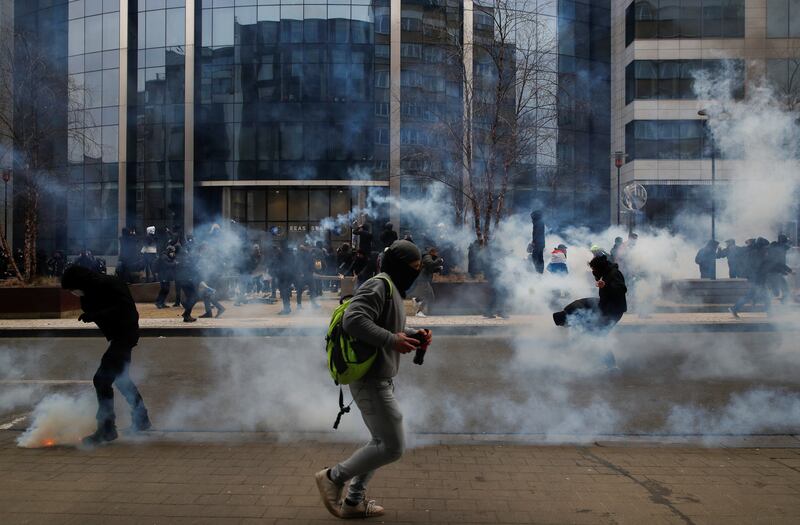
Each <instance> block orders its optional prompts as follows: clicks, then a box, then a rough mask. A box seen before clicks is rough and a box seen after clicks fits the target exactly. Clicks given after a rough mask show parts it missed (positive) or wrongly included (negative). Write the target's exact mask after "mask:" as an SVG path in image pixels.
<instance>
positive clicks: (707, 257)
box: [694, 239, 719, 279]
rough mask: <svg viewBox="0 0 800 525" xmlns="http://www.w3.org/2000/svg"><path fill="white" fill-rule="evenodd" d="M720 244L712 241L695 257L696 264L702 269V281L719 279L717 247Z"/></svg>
mask: <svg viewBox="0 0 800 525" xmlns="http://www.w3.org/2000/svg"><path fill="white" fill-rule="evenodd" d="M718 246H719V243H718V242H717V241H715V240H713V239H712V240H710V241H708V242H707V243H706V245H705V246H703V247H702V248H700V250H699V251H698V252H697V255H695V257H694V262H695V264H697V266H699V267H700V278H701V279H716V278H717V257H718V255H717V247H718Z"/></svg>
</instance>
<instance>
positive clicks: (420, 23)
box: [14, 0, 610, 255]
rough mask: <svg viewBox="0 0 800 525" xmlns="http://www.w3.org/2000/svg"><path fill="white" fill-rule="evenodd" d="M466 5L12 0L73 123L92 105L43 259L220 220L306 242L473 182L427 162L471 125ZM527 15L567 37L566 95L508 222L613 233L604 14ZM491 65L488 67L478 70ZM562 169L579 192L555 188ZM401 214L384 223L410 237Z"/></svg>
mask: <svg viewBox="0 0 800 525" xmlns="http://www.w3.org/2000/svg"><path fill="white" fill-rule="evenodd" d="M472 4H473V2H462V1H453V0H425V1H422V0H418V1H399V0H329V1H327V2H326V1H322V0H305V1H303V0H73V1H65V0H25V1H23V0H15V1H14V8H15V13H14V27H15V29H16V31H17V36H16V38H22V36H21V35H23V34H24V35H25V36H24V38H26V39H29V40H30V41H31V42H35V44H36V45H37V46H40V47H41V49H42V53H43V54H44V55H46V56H47V57H48V60H50V61H51V63H52V65H53V67H54V69H55V70H57V71H58V72H59V74H60V75H62V76H63V79H64V81H65V82H69V84H70V86H76V89H74V90H73V92H74V93H75V97H76V98H77V100H74V101H71V105H70V110H71V109H74V107H75V106H77V107H79V111H77V112H75V114H76V115H79V117H77V118H71V117H70V118H67V113H68V112H67V108H66V106H67V104H66V102H65V108H64V113H63V115H62V118H64V133H63V135H56V136H54V137H53V141H54V144H55V146H54V147H53V148H50V150H49V151H51V155H52V159H51V161H50V163H49V164H50V166H49V169H50V171H52V177H53V178H54V180H56V179H57V181H58V184H57V185H55V184H54V185H53V186H52V191H49V192H46V193H47V195H46V196H45V197H44V199H45V201H46V204H45V205H44V206H43V207H42V209H43V216H42V236H41V242H42V246H43V248H44V249H45V250H47V251H52V250H54V249H64V250H67V251H68V252H69V253H76V252H77V251H79V250H81V249H91V250H92V251H94V252H96V253H102V254H109V255H112V254H114V253H116V249H117V247H116V238H117V236H118V235H119V230H120V228H122V227H124V226H135V227H136V229H137V230H138V231H143V230H144V228H145V227H146V226H150V225H154V226H156V227H159V228H166V227H169V228H172V227H174V226H179V227H183V228H184V229H186V230H191V229H193V228H197V227H200V226H201V225H204V224H208V223H210V222H212V221H220V220H234V221H236V222H238V223H241V224H246V225H247V226H248V227H249V229H251V230H252V231H256V232H271V233H272V234H273V235H275V236H277V237H288V238H289V239H290V240H300V239H302V238H303V237H305V235H306V234H307V233H309V232H311V231H313V230H315V229H318V228H319V223H320V220H321V219H322V218H325V217H328V216H336V215H338V214H340V213H346V212H347V211H348V210H350V209H351V208H352V207H353V206H355V205H358V204H363V203H364V202H365V201H366V199H367V198H368V197H369V196H370V195H372V194H378V195H387V194H393V195H399V194H401V193H407V192H409V191H414V190H416V189H418V188H419V187H420V184H419V179H415V178H414V175H415V174H418V173H426V172H427V171H430V170H437V171H441V172H447V171H452V170H457V169H459V168H458V166H457V165H456V164H454V163H453V161H452V159H445V158H444V157H440V158H438V159H437V161H436V162H434V163H431V162H430V161H429V160H426V161H421V159H430V158H431V156H430V155H424V154H421V153H420V152H422V153H424V152H425V151H427V152H430V151H436V150H437V148H439V147H440V145H441V144H440V142H441V137H438V136H437V134H436V132H435V122H436V121H437V119H438V118H441V116H442V115H443V114H444V115H447V116H448V118H452V119H455V120H458V119H461V118H463V111H464V102H463V97H464V89H463V83H462V82H460V81H459V78H460V77H459V76H458V75H459V73H458V71H459V70H460V68H461V67H462V64H460V63H458V62H457V61H456V62H453V60H452V54H451V53H449V52H448V48H453V47H456V48H457V47H459V46H460V45H461V44H463V42H464V38H465V35H468V37H470V38H471V36H472V35H474V34H480V32H481V31H483V32H486V31H489V30H490V28H487V27H484V25H485V20H482V19H481V17H479V16H475V17H472V16H469V17H467V16H465V10H467V9H470V7H471V6H472ZM475 4H477V2H475ZM484 4H486V3H484ZM531 5H534V6H535V7H534V9H535V10H536V12H538V13H539V15H540V16H541V18H542V20H544V21H545V22H546V24H547V26H548V27H550V28H552V31H553V34H554V35H555V37H556V38H557V45H556V46H555V47H554V48H553V50H552V51H551V52H552V53H553V55H554V61H553V63H554V64H556V67H557V71H555V72H554V74H555V75H556V79H557V80H556V81H557V83H558V86H559V89H560V90H561V92H563V93H564V94H565V96H560V97H557V98H558V103H557V106H556V107H555V111H557V112H558V118H557V119H555V120H554V123H553V130H552V139H551V140H550V141H549V143H548V144H547V145H546V147H548V148H550V149H552V151H553V154H552V155H532V156H531V160H530V162H523V163H520V165H519V166H517V169H516V170H515V173H514V178H513V184H512V188H511V194H510V198H509V199H508V202H509V207H512V208H520V209H530V207H531V206H533V205H542V206H544V207H545V208H548V209H549V208H552V209H553V210H554V212H553V216H554V217H556V216H557V220H558V221H559V222H561V223H562V224H566V223H570V222H571V223H577V224H580V225H589V226H598V227H599V226H603V225H604V224H607V222H608V209H607V205H606V204H607V202H608V197H607V195H608V177H607V171H606V170H607V164H606V159H607V156H608V151H609V140H610V138H609V111H610V106H609V102H608V93H609V76H610V73H609V62H610V56H609V28H610V15H609V4H608V1H607V0H606V1H602V0H600V1H586V2H581V1H571V0H540V1H539V2H538V4H536V3H532V4H531ZM476 13H477V11H476ZM467 19H469V20H472V21H473V26H472V28H471V29H470V31H466V32H465V31H464V24H465V20H467ZM482 24H483V25H482ZM482 67H484V65H483V64H481V63H480V60H479V59H478V58H476V59H475V62H474V64H473V69H474V70H475V71H476V72H477V73H476V74H480V71H481V68H482ZM15 96H24V93H17V94H16V95H15ZM70 115H72V112H70ZM543 147H545V146H543ZM553 173H556V174H558V176H562V177H563V179H564V180H565V181H567V180H568V181H569V182H568V183H566V184H556V185H553V184H549V182H548V181H550V180H552V179H553ZM407 177H408V178H407ZM407 180H408V181H411V182H406V181H407ZM56 188H57V190H56ZM64 195H66V198H64ZM591 203H594V204H595V205H593V206H589V207H588V208H590V209H591V210H592V212H591V213H589V214H587V213H586V209H587V204H591ZM597 203H602V204H601V205H600V206H596V204H597ZM397 213H399V212H397V211H393V210H391V209H390V208H389V207H387V208H386V209H385V210H381V211H380V215H382V217H375V218H374V219H376V220H378V221H382V220H384V219H389V218H391V219H392V220H395V221H399V222H400V223H401V224H402V223H403V222H404V221H406V219H405V218H403V217H402V214H401V213H400V214H399V215H397ZM18 215H20V214H18ZM21 227H22V224H20V223H19V222H17V224H16V225H15V228H16V229H17V230H19V229H20V228H21ZM15 237H16V238H21V236H19V235H17V236H15ZM347 238H349V232H348V231H346V230H340V231H336V232H332V233H331V240H332V241H334V242H337V241H342V240H344V239H347Z"/></svg>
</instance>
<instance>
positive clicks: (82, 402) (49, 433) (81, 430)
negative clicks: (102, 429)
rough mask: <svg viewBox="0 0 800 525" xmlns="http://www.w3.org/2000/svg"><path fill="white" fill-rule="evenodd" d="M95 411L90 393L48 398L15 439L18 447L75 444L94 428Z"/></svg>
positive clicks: (56, 395)
mask: <svg viewBox="0 0 800 525" xmlns="http://www.w3.org/2000/svg"><path fill="white" fill-rule="evenodd" d="M96 410H97V401H96V400H95V399H94V397H93V396H91V395H89V394H84V395H81V396H78V397H72V396H67V395H64V394H52V395H49V396H47V397H45V398H44V399H43V400H42V401H41V402H40V403H39V404H38V405H36V408H35V409H34V410H33V414H32V418H33V422H32V423H31V426H30V427H28V429H27V430H26V431H25V432H24V433H23V434H22V435H21V436H19V437H18V438H17V445H18V446H20V447H22V448H39V447H50V446H54V445H78V444H80V442H81V439H82V438H83V437H84V436H86V435H87V434H89V433H91V432H92V430H94V428H95V426H96V425H97V422H96V420H95V411H96Z"/></svg>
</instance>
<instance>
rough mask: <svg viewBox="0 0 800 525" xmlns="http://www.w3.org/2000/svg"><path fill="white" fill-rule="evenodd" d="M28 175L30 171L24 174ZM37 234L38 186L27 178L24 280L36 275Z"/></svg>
mask: <svg viewBox="0 0 800 525" xmlns="http://www.w3.org/2000/svg"><path fill="white" fill-rule="evenodd" d="M26 175H27V176H28V177H30V173H27V174H26ZM38 234H39V188H37V187H36V183H34V182H33V181H31V180H30V179H28V181H27V184H26V187H25V236H24V245H23V261H24V263H23V264H24V270H23V271H24V274H25V280H26V281H28V282H31V281H32V280H33V278H34V277H36V241H37V238H38Z"/></svg>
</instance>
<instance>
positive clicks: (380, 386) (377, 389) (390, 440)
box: [331, 379, 405, 503]
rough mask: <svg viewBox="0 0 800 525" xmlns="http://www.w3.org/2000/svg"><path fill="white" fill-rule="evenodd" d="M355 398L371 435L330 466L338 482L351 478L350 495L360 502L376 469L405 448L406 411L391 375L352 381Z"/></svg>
mask: <svg viewBox="0 0 800 525" xmlns="http://www.w3.org/2000/svg"><path fill="white" fill-rule="evenodd" d="M350 392H351V393H352V395H353V400H354V401H355V402H356V405H357V406H358V410H359V411H360V412H361V417H362V418H363V419H364V424H365V425H367V429H369V433H370V435H371V436H372V439H371V440H370V442H369V443H367V444H366V445H364V446H363V447H361V448H360V449H358V450H356V451H355V452H354V453H353V455H352V456H350V458H348V459H346V460H345V461H343V462H342V463H339V464H338V465H336V466H335V467H333V468H332V469H331V479H333V481H334V482H335V483H337V484H338V485H344V484H345V483H346V482H347V481H350V488H349V489H348V491H347V499H348V500H350V501H352V502H356V503H357V502H360V501H362V500H363V499H364V495H365V494H366V492H367V484H368V483H369V480H370V479H372V476H374V475H375V470H376V469H378V468H380V467H382V466H384V465H388V464H389V463H393V462H395V461H397V460H398V459H400V457H401V456H402V455H403V451H404V450H405V436H404V434H403V414H402V413H401V412H400V406H399V405H398V404H397V400H396V399H395V398H394V383H393V382H392V380H391V379H366V380H363V381H356V382H354V383H352V384H351V385H350Z"/></svg>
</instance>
